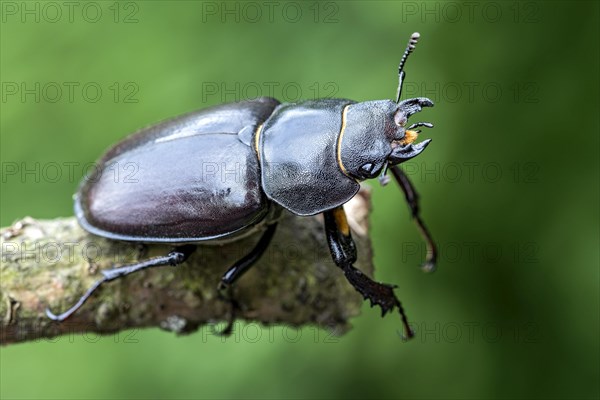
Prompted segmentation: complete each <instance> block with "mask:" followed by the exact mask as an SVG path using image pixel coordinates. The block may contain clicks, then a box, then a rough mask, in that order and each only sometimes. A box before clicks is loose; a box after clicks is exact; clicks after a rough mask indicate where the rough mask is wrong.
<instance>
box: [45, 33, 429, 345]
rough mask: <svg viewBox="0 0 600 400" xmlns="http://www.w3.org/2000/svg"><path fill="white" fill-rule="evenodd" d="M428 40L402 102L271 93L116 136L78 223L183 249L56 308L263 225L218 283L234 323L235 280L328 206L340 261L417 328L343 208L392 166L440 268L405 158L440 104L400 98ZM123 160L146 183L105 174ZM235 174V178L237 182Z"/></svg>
mask: <svg viewBox="0 0 600 400" xmlns="http://www.w3.org/2000/svg"><path fill="white" fill-rule="evenodd" d="M418 39H419V34H418V33H414V34H412V35H411V38H410V40H409V42H408V45H407V47H406V50H405V51H404V53H403V55H402V58H401V60H400V64H399V67H398V89H397V92H396V100H395V101H393V100H375V101H366V102H355V101H352V100H346V99H317V100H308V101H303V102H298V103H280V102H279V101H277V100H275V99H273V98H266V97H263V98H258V99H254V100H249V101H241V102H236V103H229V104H222V105H217V106H214V107H210V108H206V109H202V110H199V111H195V112H192V113H189V114H186V115H183V116H179V117H176V118H174V119H171V120H167V121H164V122H162V123H160V124H158V125H154V126H150V127H148V128H144V129H142V130H140V131H138V132H137V133H135V134H133V135H131V136H129V137H128V138H126V139H125V140H123V141H121V142H120V143H117V144H116V145H114V146H113V147H112V148H111V149H109V150H108V151H107V152H106V153H105V154H104V156H103V157H102V158H101V159H100V161H99V163H98V171H99V172H100V174H97V175H95V179H93V178H92V177H90V176H89V175H88V176H87V177H86V178H84V180H83V181H82V183H81V184H80V186H79V189H78V192H77V193H76V195H75V196H74V198H75V206H74V208H75V215H76V217H77V220H78V222H79V224H80V225H81V226H82V227H83V229H85V230H86V231H88V232H90V233H92V234H94V235H98V236H102V237H105V238H108V239H113V240H123V241H134V242H143V243H171V244H173V245H174V248H173V250H172V251H171V252H169V253H168V254H167V255H165V256H162V257H155V258H152V259H149V260H146V261H141V262H138V263H135V264H131V265H126V266H121V267H117V268H113V269H109V270H104V271H101V272H102V275H103V277H102V278H101V279H100V280H98V281H97V282H96V283H95V284H94V285H92V287H91V288H89V289H88V291H87V292H86V293H85V294H84V295H83V296H82V297H81V298H80V299H79V301H78V302H77V303H76V304H75V305H74V306H73V307H71V308H70V309H69V310H67V311H65V312H63V313H62V314H59V315H56V314H54V313H53V312H52V311H50V309H47V310H46V314H47V315H48V317H49V318H51V319H53V320H56V321H64V320H65V319H67V318H68V317H69V316H70V315H72V314H73V313H74V312H75V311H76V310H77V309H79V307H81V306H82V305H83V304H84V302H85V301H86V300H87V299H88V298H89V297H90V295H91V294H92V293H93V292H94V291H95V290H96V289H97V288H98V287H99V286H100V285H101V284H102V283H104V282H107V281H111V280H114V279H117V278H120V277H123V276H126V275H128V274H130V273H133V272H136V271H139V270H142V269H146V268H150V267H155V266H164V265H173V266H175V265H179V264H181V263H183V262H184V261H185V260H186V259H187V258H188V257H189V256H190V255H191V254H192V253H193V252H194V251H195V249H196V244H198V243H206V242H218V241H225V240H236V239H239V238H240V237H243V236H246V235H248V234H251V233H255V232H257V231H262V236H261V237H260V239H259V240H258V242H257V244H256V246H255V247H254V248H253V249H252V250H251V251H250V253H249V254H248V255H246V256H245V257H243V258H242V259H241V260H239V261H238V262H236V263H235V264H234V265H233V266H231V267H230V268H229V269H228V270H227V272H225V274H224V275H223V277H222V279H221V281H220V283H219V285H218V293H219V294H220V296H221V298H222V299H224V300H227V301H230V302H231V304H232V313H231V315H232V320H233V309H234V308H233V304H234V302H233V298H232V292H231V287H232V285H233V284H234V282H235V281H236V280H237V279H239V278H240V276H242V275H243V274H244V273H245V272H246V271H247V270H248V269H249V268H250V267H251V266H252V265H253V264H254V263H255V262H256V261H257V260H258V259H259V258H260V257H261V255H262V254H263V253H264V251H265V250H266V248H267V247H268V245H269V242H270V241H271V239H272V238H273V235H274V234H275V230H276V227H277V221H278V218H279V216H280V215H281V213H282V210H284V209H285V210H288V211H290V212H291V213H293V214H296V215H298V216H308V215H315V214H318V213H323V215H324V224H325V233H326V237H327V242H328V246H329V249H330V252H331V255H332V257H333V261H334V262H335V264H336V265H337V266H338V267H340V268H341V269H342V271H343V272H344V275H345V276H346V278H347V280H348V281H349V282H350V284H352V286H353V287H354V288H355V289H356V290H357V291H358V292H360V293H361V294H362V295H363V297H364V298H365V299H368V300H370V301H371V306H373V305H378V306H380V307H381V310H382V316H383V315H385V314H386V313H387V312H389V311H391V310H393V309H394V307H396V308H397V309H398V311H399V314H400V316H401V319H402V323H403V326H404V329H405V332H406V334H407V336H408V337H411V336H412V335H413V332H412V331H411V329H410V327H409V324H408V320H407V318H406V315H405V313H404V310H403V308H402V306H401V304H400V301H399V300H398V298H397V297H396V295H395V294H394V291H393V290H394V288H395V286H393V285H388V284H383V283H377V282H374V281H373V280H371V279H370V278H369V277H368V276H366V275H364V274H363V273H362V272H361V271H359V270H358V269H356V268H355V267H354V266H353V264H354V262H355V261H356V247H355V244H354V242H353V240H352V235H351V232H350V228H349V226H348V223H347V220H346V215H345V213H344V210H343V207H342V206H343V204H344V203H346V202H347V201H348V200H350V199H351V198H352V197H353V196H354V195H355V194H356V193H357V192H358V190H359V186H360V184H359V183H360V182H361V181H364V180H367V179H373V178H376V177H379V179H380V182H381V184H382V185H385V184H386V183H387V181H388V180H389V178H387V176H386V173H387V171H388V170H390V171H391V172H392V175H393V177H394V178H395V180H396V181H397V183H398V184H399V186H400V187H401V188H402V190H403V192H404V195H405V197H406V200H407V202H408V204H409V206H410V209H411V212H412V216H413V219H414V220H415V222H416V224H417V226H418V228H419V230H420V232H421V235H422V236H423V238H424V239H425V241H426V243H427V258H426V260H425V263H424V269H425V270H433V269H434V267H435V262H436V258H437V255H436V247H435V244H434V242H433V240H432V238H431V235H430V233H429V231H428V230H427V228H426V226H425V224H424V223H423V221H422V220H421V217H420V214H419V203H418V195H417V192H416V190H415V188H414V186H413V185H412V183H411V182H410V181H409V179H408V177H407V176H406V175H405V174H404V172H403V171H402V170H401V169H400V168H399V167H398V164H400V163H402V162H404V161H406V160H410V159H411V158H413V157H415V156H417V155H419V154H420V153H421V152H422V151H423V150H424V149H425V148H426V146H427V145H428V144H429V143H430V141H431V139H428V140H425V141H423V142H420V143H418V144H415V143H414V141H415V139H416V137H417V135H418V133H420V131H419V130H414V129H415V128H417V127H429V128H430V127H433V125H432V124H430V123H428V122H417V123H413V124H411V125H409V126H407V123H408V119H409V118H410V117H411V116H412V115H413V114H415V113H417V112H419V111H421V109H422V108H423V107H431V106H433V103H432V101H431V100H429V99H428V98H425V97H419V98H411V99H406V100H403V101H400V97H401V93H402V84H403V81H404V78H405V75H406V74H405V72H404V65H405V62H406V60H407V58H408V56H409V55H410V53H411V52H412V51H413V50H414V48H415V45H416V43H417V41H418ZM115 163H117V164H118V163H123V164H125V163H134V164H135V165H137V166H138V171H137V176H136V178H137V181H138V182H139V183H138V184H128V185H123V184H119V182H115V181H114V180H112V179H110V176H111V175H110V174H108V173H104V174H103V173H101V172H103V170H106V169H108V168H109V166H110V165H114V164H115ZM207 165H210V166H218V167H221V168H223V170H224V171H225V174H224V175H223V174H221V175H218V174H214V173H213V174H205V173H204V172H206V171H205V170H203V166H207ZM239 166H241V167H242V168H238V167H239ZM232 168H233V171H232ZM227 171H229V174H231V175H233V176H234V177H232V178H231V179H227V176H228V175H227V174H228V172H227ZM232 320H230V323H229V327H228V328H227V329H226V330H230V328H231V325H232Z"/></svg>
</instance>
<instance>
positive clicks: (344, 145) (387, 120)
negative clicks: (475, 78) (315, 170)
mask: <svg viewBox="0 0 600 400" xmlns="http://www.w3.org/2000/svg"><path fill="white" fill-rule="evenodd" d="M419 37H420V35H419V33H417V32H415V33H413V34H412V35H411V37H410V40H409V41H408V45H407V46H406V50H404V54H403V55H402V59H401V60H400V65H399V66H398V90H397V92H396V101H395V102H394V101H391V100H377V101H368V102H364V103H357V104H351V105H348V106H346V108H345V109H344V114H343V116H342V129H341V131H340V137H339V139H338V148H337V152H338V153H337V156H338V164H339V165H340V168H341V169H342V171H343V172H344V173H345V174H346V175H350V176H352V177H353V178H355V179H358V180H363V179H371V178H375V177H376V176H377V175H379V174H380V173H381V172H382V171H383V173H381V175H380V177H381V183H382V184H385V183H386V182H387V181H386V178H385V172H386V169H387V166H388V165H396V164H400V163H402V162H404V161H407V160H410V159H411V158H413V157H416V156H418V155H419V154H420V153H421V152H422V151H423V150H425V147H427V145H428V144H429V143H430V142H431V139H427V140H424V141H423V142H421V143H417V144H413V142H414V141H415V139H416V138H417V136H418V134H419V133H420V131H419V130H413V129H414V128H417V127H421V126H424V127H427V128H432V127H433V124H431V123H429V122H417V123H413V124H411V125H409V126H407V124H408V119H409V118H410V117H411V116H412V115H413V114H415V113H417V112H419V111H421V109H422V108H423V107H433V102H432V101H431V100H429V99H428V98H426V97H417V98H414V99H406V100H403V101H400V95H401V94H402V83H403V82H404V78H405V76H406V73H405V72H404V64H405V62H406V59H407V58H408V56H409V55H410V53H412V51H413V50H414V49H415V46H416V44H417V41H418V40H419Z"/></svg>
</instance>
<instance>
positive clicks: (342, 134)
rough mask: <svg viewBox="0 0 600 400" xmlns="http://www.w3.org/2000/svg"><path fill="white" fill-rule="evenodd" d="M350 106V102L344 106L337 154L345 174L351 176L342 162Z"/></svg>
mask: <svg viewBox="0 0 600 400" xmlns="http://www.w3.org/2000/svg"><path fill="white" fill-rule="evenodd" d="M348 107H350V104H348V105H346V106H345V107H344V110H343V111H342V128H341V129H340V134H339V135H338V139H337V147H336V156H337V163H338V166H339V167H340V169H341V170H342V172H343V173H344V175H346V176H348V177H351V176H350V175H348V171H347V170H346V167H344V163H343V162H342V138H343V137H344V131H345V130H346V115H347V114H348ZM352 179H354V178H352Z"/></svg>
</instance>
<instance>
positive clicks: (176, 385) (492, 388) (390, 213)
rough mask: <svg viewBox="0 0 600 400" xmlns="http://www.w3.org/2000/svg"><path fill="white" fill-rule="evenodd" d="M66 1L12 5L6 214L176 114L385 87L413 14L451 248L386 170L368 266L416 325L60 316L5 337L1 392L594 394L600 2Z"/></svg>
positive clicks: (61, 194) (5, 121)
mask: <svg viewBox="0 0 600 400" xmlns="http://www.w3.org/2000/svg"><path fill="white" fill-rule="evenodd" d="M70 4H72V6H68V5H65V4H63V3H62V2H56V3H53V2H51V3H45V2H34V1H31V2H12V1H3V2H2V26H1V41H0V45H1V52H0V54H1V63H0V66H1V79H0V80H1V81H2V102H1V107H2V110H1V139H2V143H1V158H2V191H1V197H0V199H1V220H0V222H1V225H2V226H6V225H9V224H11V223H12V222H13V221H15V220H16V219H18V218H20V217H24V216H26V215H31V216H33V217H36V218H53V217H58V216H68V215H72V200H71V195H72V193H73V192H74V191H75V188H76V186H77V181H78V180H79V178H80V177H81V176H82V175H83V173H84V172H85V167H86V166H87V165H89V163H90V162H93V161H94V160H96V159H97V157H98V156H99V155H100V154H101V153H102V152H103V151H104V150H105V149H106V148H107V147H108V146H109V145H111V144H112V143H114V142H116V141H118V140H120V139H121V138H123V137H124V136H125V135H126V134H127V133H129V132H131V131H133V130H135V129H137V128H139V127H141V126H144V125H147V124H150V123H153V122H156V121H159V120H162V119H165V118H168V117H171V116H174V115H177V114H181V113H183V112H187V111H190V110H193V109H197V108H202V107H205V106H209V105H212V104H217V103H221V102H224V101H233V100H236V99H239V98H244V97H256V96H257V95H259V94H261V95H273V96H275V97H277V98H279V99H282V100H285V101H294V100H296V99H297V98H298V97H301V98H314V97H324V96H331V95H333V96H334V97H346V98H351V99H354V100H359V101H363V100H371V99H381V98H391V97H392V96H394V94H395V90H396V83H397V77H396V73H397V70H396V68H397V63H398V60H399V58H400V55H401V51H402V50H403V48H404V46H405V44H406V41H407V39H408V37H409V35H410V34H411V33H412V32H413V31H419V32H420V33H421V36H422V38H421V43H420V45H419V46H418V48H417V50H416V51H415V53H414V54H413V56H412V57H411V59H410V60H409V62H408V66H407V75H408V76H407V87H406V89H405V96H406V95H410V96H416V95H426V96H429V97H431V98H432V99H433V100H434V101H435V102H436V107H435V108H434V109H431V110H426V111H425V112H423V113H422V114H421V115H420V119H421V120H430V121H432V122H434V123H435V124H436V128H435V129H433V130H430V131H426V132H425V133H424V135H425V137H432V138H434V141H433V143H432V145H431V146H430V147H429V148H428V149H427V151H426V152H425V153H424V154H423V155H422V156H420V157H419V158H418V159H417V160H415V161H414V162H411V163H408V164H407V165H406V171H407V173H409V175H410V176H411V177H412V178H413V180H414V182H415V184H416V186H417V187H418V189H419V190H420V192H421V195H422V208H423V216H424V218H425V220H426V221H427V222H428V225H429V226H430V228H431V230H432V231H433V233H434V234H435V237H436V239H437V241H438V242H439V245H440V248H441V252H442V254H441V261H440V265H439V270H438V271H437V272H436V273H435V274H433V275H426V274H423V273H421V272H420V271H419V269H418V268H417V265H418V263H419V261H420V260H421V259H422V255H423V254H422V253H423V252H424V248H423V247H421V241H420V239H419V236H418V234H417V231H416V229H415V227H414V226H413V225H412V224H411V221H410V218H409V215H408V209H407V206H406V205H405V204H404V202H403V196H402V195H401V193H400V191H399V190H398V189H397V188H395V187H393V185H389V186H388V187H385V188H381V187H379V185H378V184H377V183H376V182H374V184H373V186H374V196H373V203H374V208H373V214H372V218H371V221H372V239H373V243H374V248H375V263H376V266H377V271H376V276H377V279H379V280H383V281H386V282H396V283H399V285H400V288H399V290H398V294H399V296H400V298H401V299H402V301H403V304H404V306H405V308H406V309H407V311H408V313H409V317H411V320H412V323H413V324H414V326H415V328H416V330H417V338H416V339H415V340H413V341H412V342H409V343H402V342H401V341H400V340H399V338H398V336H397V334H396V329H397V328H399V321H398V319H397V318H391V317H390V318H386V319H380V317H379V312H377V311H376V310H371V309H369V307H368V306H367V305H365V307H364V309H363V315H361V316H360V317H358V318H356V319H354V320H353V325H354V328H353V329H352V330H351V331H350V332H349V333H348V334H347V335H345V336H343V337H340V338H333V339H332V338H328V337H327V335H326V332H324V331H316V330H315V329H311V328H306V329H304V330H301V331H299V332H297V333H294V332H292V331H289V330H284V329H281V328H278V329H274V330H267V329H264V330H262V331H261V335H260V337H259V338H258V340H255V339H256V330H255V329H254V330H250V329H246V330H244V329H239V330H238V332H239V333H238V334H237V336H234V337H233V338H231V339H229V340H227V341H223V340H221V339H218V338H214V337H212V336H210V335H207V334H206V333H204V334H203V333H198V334H193V335H191V336H187V337H180V338H177V337H175V336H174V335H173V334H170V333H166V332H162V331H160V330H158V329H150V330H143V331H134V332H126V333H121V334H120V335H117V336H108V337H103V338H98V337H96V336H92V335H90V336H82V335H75V336H71V337H68V336H67V337H61V338H57V339H54V340H48V341H46V340H42V341H39V342H37V343H28V344H21V345H15V346H10V347H6V348H2V349H1V350H0V354H1V372H0V379H1V380H0V383H1V389H0V396H1V397H2V398H6V399H13V398H15V399H16V398H38V399H44V398H83V399H87V398H89V399H92V398H93V399H112V398H126V397H127V398H338V397H339V398H359V397H365V396H366V397H377V398H379V397H381V398H454V399H463V398H508V399H513V398H598V396H599V346H598V344H599V339H598V337H599V336H598V332H599V329H598V328H599V326H598V320H599V309H598V306H599V296H598V293H599V292H598V285H599V275H598V270H599V269H598V266H599V254H598V249H599V247H598V246H599V236H598V221H599V216H598V209H599V207H598V204H599V199H598V197H599V196H598V187H599V183H598V182H599V176H598V175H599V126H598V125H599V121H598V110H599V104H598V103H599V81H598V70H599V59H598V58H599V43H598V38H599V18H598V16H599V6H598V3H597V2H587V1H584V2H572V1H565V2H547V3H546V2H517V1H509V2H492V3H486V2H479V1H471V2H466V3H459V2H450V3H444V2H420V1H419V2H404V3H401V2H391V1H386V2H371V1H369V2H366V1H350V2H321V3H316V2H292V3H283V2H275V3H269V2H254V3H249V4H248V3H241V2H228V3H223V2H220V1H219V2H198V1H135V2H122V3H115V2H113V1H106V2H105V1H98V2H92V3H86V2H79V1H75V2H72V3H70ZM70 7H72V8H70ZM57 88H59V89H60V91H57ZM69 88H72V92H70V89H69ZM98 89H100V91H101V93H100V94H99V93H98V92H97V90H98ZM36 97H37V98H36ZM69 165H73V169H72V176H70V171H71V170H70V167H69ZM27 171H30V172H27ZM31 171H33V172H31ZM57 172H58V175H57ZM294 335H296V336H294Z"/></svg>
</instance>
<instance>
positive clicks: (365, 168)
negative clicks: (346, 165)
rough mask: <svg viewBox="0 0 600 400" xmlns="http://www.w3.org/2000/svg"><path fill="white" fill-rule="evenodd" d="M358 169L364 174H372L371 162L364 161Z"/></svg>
mask: <svg viewBox="0 0 600 400" xmlns="http://www.w3.org/2000/svg"><path fill="white" fill-rule="evenodd" d="M360 170H361V171H362V172H364V173H365V175H372V174H373V163H366V164H363V165H362V166H361V167H360Z"/></svg>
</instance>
